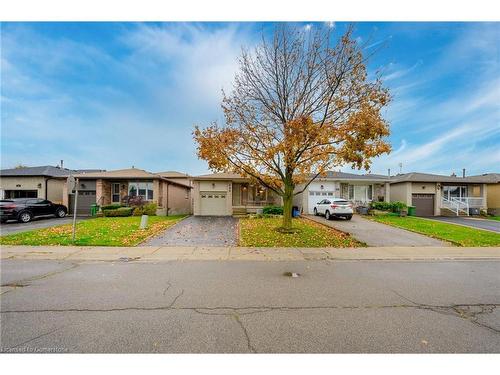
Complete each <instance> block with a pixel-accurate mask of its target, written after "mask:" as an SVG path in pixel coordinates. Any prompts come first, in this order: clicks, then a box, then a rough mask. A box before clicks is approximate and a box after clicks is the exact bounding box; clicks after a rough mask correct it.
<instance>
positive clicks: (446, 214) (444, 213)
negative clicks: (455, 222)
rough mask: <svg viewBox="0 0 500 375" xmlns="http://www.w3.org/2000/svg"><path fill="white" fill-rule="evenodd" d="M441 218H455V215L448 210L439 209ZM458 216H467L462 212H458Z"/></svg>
mask: <svg viewBox="0 0 500 375" xmlns="http://www.w3.org/2000/svg"><path fill="white" fill-rule="evenodd" d="M441 216H457V213H456V212H455V211H452V210H450V209H449V208H441ZM458 216H467V214H466V213H465V212H463V211H458Z"/></svg>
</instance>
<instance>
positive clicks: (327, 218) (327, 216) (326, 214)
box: [325, 211, 331, 220]
mask: <svg viewBox="0 0 500 375" xmlns="http://www.w3.org/2000/svg"><path fill="white" fill-rule="evenodd" d="M325 219H326V220H330V219H331V216H330V211H326V212H325Z"/></svg>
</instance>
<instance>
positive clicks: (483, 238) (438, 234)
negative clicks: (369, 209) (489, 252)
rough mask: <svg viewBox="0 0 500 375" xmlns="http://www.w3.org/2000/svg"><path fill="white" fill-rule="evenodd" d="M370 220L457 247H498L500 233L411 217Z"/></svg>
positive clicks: (393, 216)
mask: <svg viewBox="0 0 500 375" xmlns="http://www.w3.org/2000/svg"><path fill="white" fill-rule="evenodd" d="M371 219H372V220H375V221H378V222H380V223H384V224H388V225H393V226H395V227H400V228H403V229H407V230H410V231H412V232H417V233H421V234H425V235H426V236H429V237H433V238H437V239H440V240H445V241H449V242H451V243H453V244H455V245H457V246H500V233H493V232H488V231H485V230H480V229H473V228H467V227H464V226H460V225H454V224H449V223H443V222H439V221H434V220H428V219H422V218H418V217H411V216H407V217H399V216H395V215H378V216H373V217H371Z"/></svg>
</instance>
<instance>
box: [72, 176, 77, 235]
mask: <svg viewBox="0 0 500 375" xmlns="http://www.w3.org/2000/svg"><path fill="white" fill-rule="evenodd" d="M78 185H79V183H78V178H77V179H75V204H74V206H73V235H72V241H73V242H75V232H76V207H77V202H78Z"/></svg>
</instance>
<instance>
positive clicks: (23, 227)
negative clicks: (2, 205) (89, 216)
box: [0, 216, 85, 236]
mask: <svg viewBox="0 0 500 375" xmlns="http://www.w3.org/2000/svg"><path fill="white" fill-rule="evenodd" d="M82 219H85V218H77V221H80V220H82ZM72 222H73V218H72V217H70V216H66V217H65V218H62V219H60V218H54V217H40V218H35V219H33V221H31V222H29V223H19V222H17V221H12V220H11V221H8V222H7V223H2V224H0V235H2V236H3V235H6V234H12V233H19V232H27V231H30V230H34V229H41V228H49V227H54V226H56V225H63V224H70V223H72Z"/></svg>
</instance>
